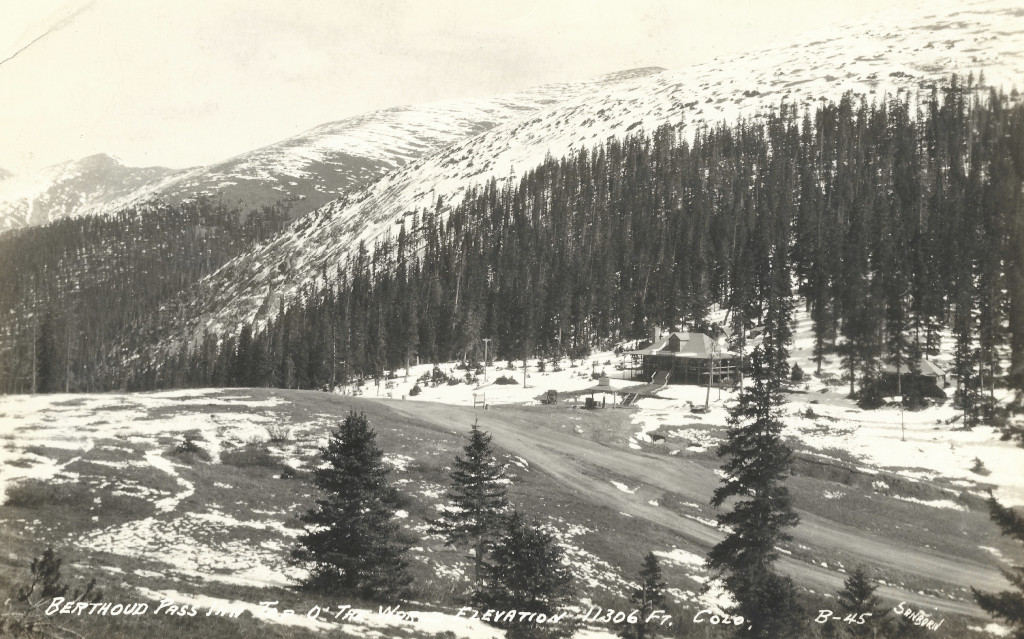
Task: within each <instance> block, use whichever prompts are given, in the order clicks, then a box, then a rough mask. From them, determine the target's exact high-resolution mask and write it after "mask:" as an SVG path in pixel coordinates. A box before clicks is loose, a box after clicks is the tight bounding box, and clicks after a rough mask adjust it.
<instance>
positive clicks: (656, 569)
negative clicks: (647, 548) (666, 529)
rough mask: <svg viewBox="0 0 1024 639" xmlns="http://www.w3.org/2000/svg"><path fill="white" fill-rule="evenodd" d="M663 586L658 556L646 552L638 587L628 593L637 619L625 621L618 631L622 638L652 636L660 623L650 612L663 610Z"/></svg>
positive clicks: (630, 638) (648, 638)
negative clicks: (631, 621)
mask: <svg viewBox="0 0 1024 639" xmlns="http://www.w3.org/2000/svg"><path fill="white" fill-rule="evenodd" d="M665 588H666V584H665V582H663V581H662V580H661V566H660V565H658V558H657V557H656V556H655V555H654V552H653V551H651V552H648V553H647V556H646V557H644V565H643V568H641V569H640V587H638V588H635V589H633V592H632V593H631V594H630V595H629V601H630V603H632V604H633V609H634V610H636V616H637V619H638V621H637V622H636V623H629V622H626V623H625V624H624V626H623V629H622V630H621V631H620V632H619V637H622V639H650V638H651V637H654V636H655V634H654V632H655V628H657V625H658V624H659V623H660V621H659V619H658V618H657V617H654V618H652V619H651V620H650V621H648V618H649V617H651V613H653V612H654V611H656V610H665Z"/></svg>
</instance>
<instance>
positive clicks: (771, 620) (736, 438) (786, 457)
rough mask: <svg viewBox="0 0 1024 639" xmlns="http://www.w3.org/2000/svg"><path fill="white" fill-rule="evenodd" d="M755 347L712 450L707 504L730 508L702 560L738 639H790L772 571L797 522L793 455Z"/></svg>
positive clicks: (793, 609) (791, 596) (790, 602)
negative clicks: (722, 591) (727, 596)
mask: <svg viewBox="0 0 1024 639" xmlns="http://www.w3.org/2000/svg"><path fill="white" fill-rule="evenodd" d="M766 359H767V358H766V357H765V353H764V352H763V350H762V348H761V346H758V347H757V348H755V349H754V352H753V354H752V355H751V358H750V365H749V370H748V372H749V377H750V380H751V384H750V385H749V386H747V387H746V388H744V389H743V392H742V393H741V394H740V398H739V401H738V403H737V404H736V406H735V407H734V408H733V409H732V414H731V415H730V417H729V424H730V428H729V431H728V435H727V438H726V441H725V443H724V444H722V445H721V446H720V447H719V449H718V455H719V456H720V457H728V458H729V459H728V460H727V461H726V462H725V464H723V466H722V470H723V471H724V472H725V476H724V477H723V480H722V485H721V486H719V487H718V489H716V490H715V493H714V496H713V497H712V499H711V505H712V506H714V507H716V508H718V507H720V506H722V504H724V503H725V501H726V500H728V499H733V498H735V499H736V501H735V503H734V505H733V509H732V510H731V511H730V512H727V513H723V514H721V515H719V516H718V522H719V524H720V525H721V526H723V527H728V529H729V530H731V532H730V533H729V534H728V535H727V536H726V537H725V539H723V540H722V541H721V542H719V544H718V545H716V546H715V547H714V548H712V549H711V552H710V553H709V555H708V566H709V568H711V569H712V570H713V571H715V572H717V573H718V574H719V575H720V576H722V577H723V579H724V583H725V586H726V588H727V589H728V590H729V591H730V592H731V593H732V595H733V598H734V599H735V600H736V602H737V603H736V606H735V607H734V609H733V610H732V611H731V612H732V614H736V615H740V616H742V617H743V618H744V619H745V620H746V621H747V624H744V625H742V626H741V627H740V628H739V629H738V631H737V636H738V637H750V638H754V637H758V638H762V637H763V638H765V639H768V638H775V637H787V636H792V635H793V634H794V633H795V631H796V628H797V627H798V620H797V617H798V614H799V605H798V602H797V599H796V590H795V588H794V586H793V583H792V582H791V581H790V579H789V578H788V577H784V576H781V575H779V574H777V573H776V572H775V569H774V565H773V564H774V562H775V560H776V559H777V558H778V550H777V547H778V545H779V544H780V543H781V542H783V541H787V540H789V539H790V535H789V534H788V533H787V532H785V528H788V527H791V526H795V525H796V524H797V522H798V521H799V518H798V517H797V514H796V513H795V512H794V511H793V504H792V499H791V498H790V495H789V490H788V489H787V488H786V486H785V485H784V482H785V479H786V477H787V476H788V475H789V474H790V464H791V458H792V451H791V450H790V449H789V448H788V447H787V446H786V445H785V444H784V443H783V442H782V438H781V436H780V433H781V432H782V428H783V424H782V421H781V420H780V419H779V414H778V406H779V404H780V402H781V391H780V385H781V382H780V381H779V380H777V379H775V378H773V372H774V371H773V369H772V368H769V366H768V365H767V363H766Z"/></svg>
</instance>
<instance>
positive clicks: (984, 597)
mask: <svg viewBox="0 0 1024 639" xmlns="http://www.w3.org/2000/svg"><path fill="white" fill-rule="evenodd" d="M988 508H989V514H990V515H991V517H992V521H994V522H995V523H996V525H997V526H999V528H1000V529H1001V530H1002V531H1003V534H1004V535H1006V536H1008V537H1011V538H1013V539H1015V540H1017V541H1018V542H1021V543H1022V544H1024V517H1021V516H1020V515H1019V514H1017V513H1016V512H1015V511H1014V510H1013V509H1011V508H1008V507H1006V506H1003V505H1002V504H1000V503H999V502H998V501H997V500H996V498H995V496H993V495H991V494H990V495H989V498H988ZM1002 572H1003V575H1005V576H1006V579H1007V581H1009V582H1010V583H1011V584H1013V586H1014V587H1015V588H1016V591H1014V590H1004V591H1002V592H994V593H993V592H982V591H980V590H977V589H975V588H971V592H973V593H974V600H975V601H977V602H978V605H979V606H981V607H982V608H983V609H984V610H985V611H986V612H988V613H989V614H990V615H992V616H993V617H995V618H996V619H1000V620H1002V621H1005V622H1007V623H1008V624H1010V626H1011V627H1012V629H1013V636H1014V637H1015V639H1024V566H1013V567H1012V568H1011V569H1010V570H1003V571H1002Z"/></svg>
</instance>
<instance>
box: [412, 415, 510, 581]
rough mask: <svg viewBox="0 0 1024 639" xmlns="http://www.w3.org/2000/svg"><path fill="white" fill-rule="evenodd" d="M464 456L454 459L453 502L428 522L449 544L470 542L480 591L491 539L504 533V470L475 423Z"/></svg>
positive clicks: (451, 495) (483, 433)
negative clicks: (436, 517) (501, 532)
mask: <svg viewBox="0 0 1024 639" xmlns="http://www.w3.org/2000/svg"><path fill="white" fill-rule="evenodd" d="M463 451H464V454H465V457H459V456H458V455H456V456H455V465H454V467H453V468H452V472H451V475H450V477H451V480H452V486H451V488H450V489H449V490H448V500H449V502H450V503H451V506H449V507H448V508H447V509H446V510H445V511H444V512H443V514H442V516H441V517H440V518H438V519H436V520H428V523H429V524H430V526H431V528H432V531H433V532H434V533H437V534H441V535H444V537H445V540H446V543H447V544H448V545H456V544H463V543H467V542H468V543H469V544H471V545H472V547H473V554H474V558H475V566H474V572H473V576H474V579H473V580H474V582H475V585H476V588H477V589H478V590H479V588H480V579H481V577H482V576H483V567H484V561H485V557H486V554H487V550H488V545H489V544H490V542H491V540H492V539H493V538H494V537H495V536H496V535H497V533H498V532H499V531H500V530H501V528H502V524H503V523H504V522H503V518H504V514H505V511H506V510H507V508H508V499H507V498H506V488H505V482H506V480H505V467H504V465H502V464H499V463H498V461H497V460H496V459H495V458H494V449H493V448H491V436H490V434H488V433H485V432H483V431H481V430H480V429H479V427H478V426H477V424H473V429H472V430H471V431H470V433H469V443H468V444H466V446H465V448H463Z"/></svg>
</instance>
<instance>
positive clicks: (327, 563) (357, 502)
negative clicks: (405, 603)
mask: <svg viewBox="0 0 1024 639" xmlns="http://www.w3.org/2000/svg"><path fill="white" fill-rule="evenodd" d="M376 438H377V437H376V434H375V433H374V432H373V430H372V429H371V428H370V425H369V422H368V421H367V419H366V415H364V414H363V413H356V412H354V411H353V412H351V413H349V414H348V416H347V417H346V418H345V420H344V421H343V422H341V424H339V425H338V427H337V429H336V430H335V431H333V432H332V433H331V435H330V439H329V440H328V443H327V446H326V447H325V448H321V449H320V456H321V458H322V459H323V460H324V461H325V462H326V463H327V465H326V467H324V468H317V469H316V470H315V471H314V475H313V478H314V479H313V481H314V483H315V484H316V486H317V487H318V488H319V489H320V490H322V491H323V492H324V496H323V497H322V498H321V499H318V500H317V501H316V506H315V507H314V508H312V509H310V510H309V511H308V512H307V513H306V514H304V515H302V517H301V519H302V521H303V522H304V523H306V524H308V525H309V527H307V529H306V532H305V533H304V534H302V535H300V536H299V539H298V542H299V545H298V546H297V547H296V548H295V549H293V550H292V558H293V560H294V562H295V563H297V564H301V565H304V566H307V567H308V568H309V577H308V578H307V579H305V580H304V582H303V584H302V585H303V586H304V587H306V588H310V589H315V590H324V591H328V592H332V593H335V592H336V593H340V594H349V595H356V596H360V597H365V598H379V597H402V596H404V595H405V594H406V592H407V586H408V585H409V583H410V581H411V578H410V577H409V576H408V575H407V574H406V566H407V565H408V562H406V561H405V559H404V558H403V555H404V553H405V551H406V549H407V546H405V545H404V544H403V543H401V542H400V541H399V540H398V539H397V537H398V524H397V523H396V521H395V518H394V517H395V504H396V500H397V491H396V490H395V489H394V488H393V487H392V486H391V485H390V484H389V483H388V473H389V472H390V471H389V469H388V467H387V466H386V465H385V463H384V455H383V453H382V452H381V450H380V448H378V447H377V444H376Z"/></svg>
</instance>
